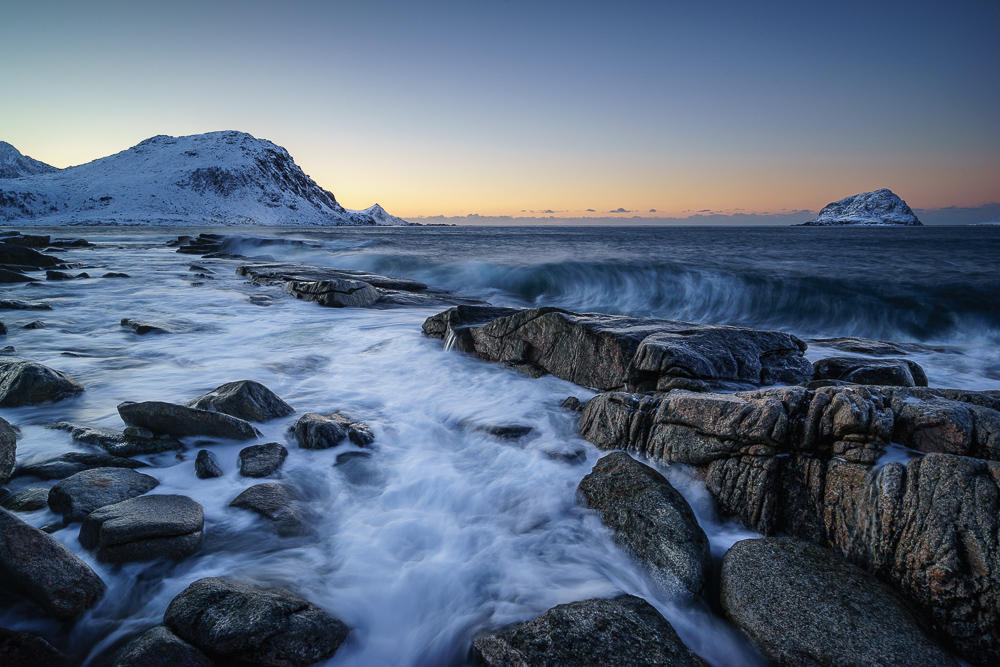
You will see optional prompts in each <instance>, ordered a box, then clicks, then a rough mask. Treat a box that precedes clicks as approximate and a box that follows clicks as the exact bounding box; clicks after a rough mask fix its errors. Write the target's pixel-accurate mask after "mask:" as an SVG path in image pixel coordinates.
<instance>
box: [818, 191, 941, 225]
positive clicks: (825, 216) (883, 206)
mask: <svg viewBox="0 0 1000 667" xmlns="http://www.w3.org/2000/svg"><path fill="white" fill-rule="evenodd" d="M845 225H852V226H856V225H864V226H873V225H874V226H897V225H903V226H910V227H920V226H922V225H923V223H922V222H920V220H919V219H917V216H916V215H914V213H913V210H912V209H910V207H909V206H907V205H906V202H905V201H903V200H902V199H900V198H899V197H898V196H897V195H896V194H895V193H893V192H892V190H889V189H887V188H882V189H881V190H875V191H874V192H862V193H861V194H857V195H853V196H851V197H846V198H844V199H841V200H840V201H835V202H833V203H832V204H827V205H826V206H824V207H823V210H822V211H820V212H819V215H818V216H816V219H815V220H810V221H809V222H804V223H802V224H801V225H799V226H800V227H834V226H845Z"/></svg>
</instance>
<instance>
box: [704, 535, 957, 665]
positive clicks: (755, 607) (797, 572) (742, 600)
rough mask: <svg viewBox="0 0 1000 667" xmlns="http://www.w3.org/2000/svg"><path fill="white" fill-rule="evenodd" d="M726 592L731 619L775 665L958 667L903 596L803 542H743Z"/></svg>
mask: <svg viewBox="0 0 1000 667" xmlns="http://www.w3.org/2000/svg"><path fill="white" fill-rule="evenodd" d="M720 587H721V597H722V608H723V609H724V610H725V613H726V615H727V616H728V617H729V618H730V620H732V622H733V623H734V624H735V625H736V626H737V627H738V628H739V629H740V630H741V631H743V633H744V634H746V635H747V636H748V637H750V638H751V639H752V640H753V642H754V643H755V644H756V645H757V647H758V648H760V650H761V652H762V653H763V654H764V655H765V656H766V657H767V658H768V660H770V661H771V664H774V665H884V666H885V667H890V666H895V667H947V666H949V665H950V666H952V667H957V666H958V663H957V662H955V660H954V659H952V657H951V656H950V655H948V653H946V652H945V651H944V650H943V649H942V648H941V647H940V646H938V645H937V644H936V643H935V642H933V641H932V640H931V639H929V638H928V637H927V635H926V634H925V632H924V628H923V627H922V623H921V620H920V619H919V618H918V617H917V616H915V615H914V614H913V612H912V611H911V610H910V606H909V604H908V603H907V602H906V601H905V600H903V599H902V598H901V597H900V596H899V595H898V594H897V593H896V592H894V591H893V590H892V589H890V588H889V587H888V586H886V585H885V584H883V583H882V582H880V581H878V580H877V579H875V578H874V577H873V576H872V575H871V574H869V573H867V572H865V571H863V570H861V569H860V568H858V567H855V566H853V565H851V564H850V563H847V562H846V561H844V560H843V559H841V558H839V557H838V556H837V555H836V554H834V553H833V552H832V551H830V550H828V549H824V548H822V547H819V546H816V545H814V544H811V543H808V542H804V541H802V540H796V539H794V538H788V537H769V538H764V539H759V540H744V541H742V542H737V543H736V544H735V545H733V547H732V548H731V549H730V550H729V551H728V552H727V553H726V556H725V558H724V559H723V561H722V575H721V584H720Z"/></svg>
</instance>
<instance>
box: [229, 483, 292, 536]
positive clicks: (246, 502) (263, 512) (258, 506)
mask: <svg viewBox="0 0 1000 667" xmlns="http://www.w3.org/2000/svg"><path fill="white" fill-rule="evenodd" d="M297 501H298V498H296V495H295V492H294V491H293V490H292V488H291V487H289V486H285V485H284V484H277V483H274V482H268V483H264V484H257V485H255V486H251V487H250V488H249V489H245V490H244V491H243V492H242V493H240V495H238V496H236V498H234V499H233V502H231V503H229V506H230V507H236V508H238V509H244V510H250V511H251V512H256V513H257V514H259V515H260V516H262V517H264V518H265V519H268V520H269V521H273V522H274V523H275V526H276V528H277V529H278V534H279V535H281V536H282V537H294V536H296V535H301V534H303V533H304V532H305V530H306V525H305V521H304V519H303V517H302V515H301V514H300V513H299V511H298V510H297V509H296V507H295V506H296V504H297Z"/></svg>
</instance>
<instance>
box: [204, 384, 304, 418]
mask: <svg viewBox="0 0 1000 667" xmlns="http://www.w3.org/2000/svg"><path fill="white" fill-rule="evenodd" d="M185 405H186V406H187V407H189V408H195V409H198V410H207V411H209V412H221V413H223V414H227V415H229V416H230V417H236V418H237V419H242V420H244V421H253V422H268V421H271V420H272V419H280V418H281V417H287V416H288V415H290V414H293V413H294V412H295V409H294V408H293V407H292V406H290V405H289V404H288V403H285V402H284V401H283V400H281V398H280V397H279V396H278V395H277V394H275V393H274V392H273V391H271V390H270V389H268V388H267V387H265V386H264V385H262V384H261V383H260V382H254V381H253V380H238V381H236V382H227V383H225V384H223V385H219V386H218V387H216V388H215V389H213V390H212V391H210V392H208V393H207V394H202V395H201V396H199V397H197V398H195V399H193V400H190V401H188V402H187V403H185Z"/></svg>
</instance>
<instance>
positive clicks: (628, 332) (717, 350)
mask: <svg viewBox="0 0 1000 667" xmlns="http://www.w3.org/2000/svg"><path fill="white" fill-rule="evenodd" d="M423 330H424V333H426V334H427V335H428V336H431V337H433V338H442V339H445V340H446V341H448V343H449V344H450V345H453V346H454V347H456V348H458V349H459V350H462V351H465V352H471V353H474V354H476V355H477V356H478V357H479V358H481V359H485V360H487V361H497V362H501V363H504V364H507V365H509V366H512V367H514V368H517V369H518V370H522V371H524V372H527V373H528V374H530V375H533V376H534V375H538V374H540V373H551V374H552V375H555V376H556V377H559V378H562V379H564V380H569V381H570V382H575V383H576V384H580V385H583V386H588V387H596V388H598V389H624V388H636V389H654V388H655V387H656V386H657V384H658V383H659V382H661V381H663V380H664V378H674V377H681V378H686V379H700V380H706V381H709V382H716V383H721V384H722V385H726V384H727V383H730V384H731V383H737V384H741V383H742V385H743V386H747V385H761V384H776V383H782V382H786V383H795V382H802V381H804V380H808V379H810V378H811V377H812V373H813V369H812V365H811V364H810V363H809V362H808V361H807V360H806V359H805V357H804V356H803V352H804V351H805V349H806V344H805V343H803V342H802V341H801V340H799V339H798V338H796V337H795V336H792V335H791V334H785V333H781V332H777V331H760V330H756V329H744V328H740V327H726V326H714V325H705V324H692V323H689V322H677V321H673V320H660V319H651V318H635V317H624V316H618V315H601V314H595V313H587V314H582V315H581V314H577V313H571V312H568V311H565V310H561V309H558V308H532V309H500V308H493V307H480V306H456V307H455V308H451V309H449V310H447V311H445V312H443V313H439V314H438V315H435V316H433V317H431V318H428V319H427V321H425V322H424V325H423Z"/></svg>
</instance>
